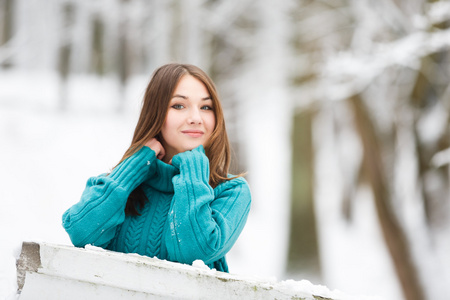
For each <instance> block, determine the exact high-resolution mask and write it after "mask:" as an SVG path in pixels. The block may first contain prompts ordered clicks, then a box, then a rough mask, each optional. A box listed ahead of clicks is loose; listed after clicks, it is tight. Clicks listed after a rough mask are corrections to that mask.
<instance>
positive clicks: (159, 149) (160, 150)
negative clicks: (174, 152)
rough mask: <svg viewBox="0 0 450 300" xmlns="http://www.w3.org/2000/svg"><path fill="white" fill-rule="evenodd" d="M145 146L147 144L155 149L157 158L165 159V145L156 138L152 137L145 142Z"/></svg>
mask: <svg viewBox="0 0 450 300" xmlns="http://www.w3.org/2000/svg"><path fill="white" fill-rule="evenodd" d="M144 146H147V147H149V148H150V149H152V150H153V151H155V154H156V158H157V159H160V160H161V159H163V157H164V155H166V151H165V150H164V147H163V146H162V144H161V143H160V142H159V141H158V140H157V139H156V138H152V139H151V140H149V141H148V142H147V143H145V145H144Z"/></svg>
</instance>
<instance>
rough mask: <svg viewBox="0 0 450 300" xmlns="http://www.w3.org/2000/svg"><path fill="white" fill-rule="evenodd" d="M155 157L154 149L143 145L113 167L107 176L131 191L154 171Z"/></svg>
mask: <svg viewBox="0 0 450 300" xmlns="http://www.w3.org/2000/svg"><path fill="white" fill-rule="evenodd" d="M155 159H157V158H156V154H155V151H153V150H152V149H150V148H149V147H147V146H144V147H142V149H140V150H139V151H138V152H136V153H135V154H133V155H132V156H130V157H129V158H127V159H125V160H124V161H123V162H121V163H120V165H118V166H117V167H116V168H114V170H113V171H112V172H111V174H110V175H109V177H110V178H111V179H113V180H114V181H116V182H117V183H118V185H119V186H120V187H122V188H123V189H125V190H126V191H129V192H131V191H133V190H134V189H136V188H137V187H138V186H139V185H140V184H141V183H142V182H144V181H145V180H146V179H147V178H148V176H150V175H151V173H152V171H153V172H154V165H155Z"/></svg>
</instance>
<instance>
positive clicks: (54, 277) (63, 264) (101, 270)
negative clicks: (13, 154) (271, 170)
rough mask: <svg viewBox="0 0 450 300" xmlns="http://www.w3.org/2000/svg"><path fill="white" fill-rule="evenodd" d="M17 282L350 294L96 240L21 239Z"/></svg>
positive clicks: (92, 293)
mask: <svg viewBox="0 0 450 300" xmlns="http://www.w3.org/2000/svg"><path fill="white" fill-rule="evenodd" d="M17 283H18V294H20V296H19V299H20V300H28V299H49V300H52V299H66V300H71V299H108V300H111V299H227V300H229V299H297V300H319V299H320V300H338V299H339V300H344V299H345V300H348V299H350V297H348V296H346V295H343V294H342V293H340V292H338V291H333V292H331V291H329V290H328V289H327V288H325V287H323V286H316V285H312V284H311V283H310V282H308V281H305V280H304V281H293V280H288V281H281V282H276V281H273V280H266V281H264V280H261V279H257V278H253V277H243V276H239V275H232V274H228V273H223V272H218V271H215V270H210V269H209V268H208V267H207V266H206V265H205V264H203V263H202V262H201V261H195V262H194V264H193V266H189V265H183V264H179V263H173V262H169V261H163V260H159V259H156V258H150V257H145V256H140V255H137V254H124V253H117V252H112V251H107V250H103V249H101V248H97V247H93V246H87V247H86V248H85V249H83V248H75V247H71V246H62V245H53V244H48V243H33V242H24V243H23V245H22V252H21V254H20V258H19V259H18V260H17ZM352 298H353V297H352ZM353 299H356V298H353ZM358 299H360V298H358Z"/></svg>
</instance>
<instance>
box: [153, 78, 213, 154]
mask: <svg viewBox="0 0 450 300" xmlns="http://www.w3.org/2000/svg"><path fill="white" fill-rule="evenodd" d="M213 108H214V107H213V101H212V100H211V97H210V95H209V93H208V90H207V89H206V87H205V85H204V84H203V83H202V82H201V81H200V80H198V79H196V78H195V77H193V76H191V75H184V76H183V77H181V79H180V82H179V83H178V85H177V86H176V88H175V91H174V93H173V95H172V98H171V99H170V102H169V109H168V111H167V116H166V121H165V122H164V125H163V127H162V129H161V134H162V138H163V141H161V142H162V145H163V147H164V149H165V151H166V155H165V157H164V161H165V162H168V161H169V160H170V159H172V157H173V156H174V155H176V154H178V153H180V152H184V151H187V150H192V149H194V148H196V147H198V146H200V145H204V144H205V143H206V142H207V141H208V139H209V137H210V136H211V134H212V132H213V130H214V127H215V125H216V118H215V115H214V111H213Z"/></svg>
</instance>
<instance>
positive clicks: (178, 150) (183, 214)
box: [63, 64, 251, 272]
mask: <svg viewBox="0 0 450 300" xmlns="http://www.w3.org/2000/svg"><path fill="white" fill-rule="evenodd" d="M229 165H230V145H229V142H228V137H227V133H226V129H225V122H224V117H223V112H222V108H221V105H220V102H219V97H218V94H217V91H216V88H215V86H214V83H213V82H212V81H211V79H210V78H209V77H208V76H207V75H206V74H205V73H204V72H203V71H202V70H200V69H199V68H198V67H195V66H192V65H183V64H168V65H164V66H162V67H160V68H159V69H157V70H156V71H155V73H154V74H153V77H152V79H151V80H150V83H149V84H148V86H147V90H146V92H145V95H144V100H143V106H142V110H141V114H140V117H139V121H138V123H137V126H136V129H135V132H134V136H133V140H132V143H131V146H130V147H129V148H128V150H127V151H126V152H125V154H124V156H123V158H122V160H121V161H120V162H119V164H118V165H117V166H116V167H115V168H114V169H113V170H112V172H111V173H110V174H108V175H100V176H97V177H92V178H90V179H89V180H88V182H87V185H86V189H85V190H84V192H83V194H82V197H81V200H80V202H78V203H77V204H75V205H73V206H72V207H71V208H69V209H68V210H67V211H66V212H65V213H64V215H63V227H64V228H65V230H66V231H67V233H68V234H69V236H70V238H71V240H72V243H73V244H74V245H75V246H76V247H84V246H85V245H87V244H91V245H95V246H99V247H102V248H105V249H109V250H113V251H119V252H125V253H138V254H141V255H147V256H150V257H154V256H156V257H158V258H160V259H166V260H170V261H174V262H180V263H186V264H191V263H192V262H193V261H194V260H197V259H199V260H202V261H204V262H205V264H207V265H208V266H209V267H210V268H215V269H216V270H219V271H224V272H228V266H227V263H226V260H225V254H226V253H227V252H228V251H229V250H230V249H231V247H232V246H233V244H234V243H235V242H236V240H237V238H238V236H239V234H240V233H241V231H242V229H243V227H244V224H245V222H246V220H247V216H248V213H249V210H250V198H251V196H250V190H249V187H248V185H247V182H246V181H245V179H244V178H243V177H242V176H240V175H238V176H232V175H229V174H228V168H229Z"/></svg>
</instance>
